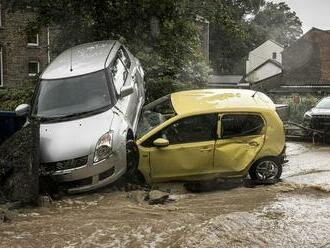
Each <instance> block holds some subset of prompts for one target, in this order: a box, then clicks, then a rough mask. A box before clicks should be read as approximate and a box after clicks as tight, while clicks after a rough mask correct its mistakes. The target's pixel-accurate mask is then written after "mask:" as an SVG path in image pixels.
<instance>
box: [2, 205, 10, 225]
mask: <svg viewBox="0 0 330 248" xmlns="http://www.w3.org/2000/svg"><path fill="white" fill-rule="evenodd" d="M8 222H11V218H10V216H9V214H8V211H7V210H4V209H1V208H0V223H8Z"/></svg>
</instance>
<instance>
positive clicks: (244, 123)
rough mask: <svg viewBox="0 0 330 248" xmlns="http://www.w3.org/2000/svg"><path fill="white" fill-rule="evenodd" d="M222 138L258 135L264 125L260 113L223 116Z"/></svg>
mask: <svg viewBox="0 0 330 248" xmlns="http://www.w3.org/2000/svg"><path fill="white" fill-rule="evenodd" d="M221 127H222V136H221V137H222V138H223V139H228V138H233V137H240V136H250V135H258V134H260V133H261V131H262V129H263V127H264V121H263V119H262V118H261V117H260V116H259V115H249V114H227V115H224V116H223V117H222V118H221Z"/></svg>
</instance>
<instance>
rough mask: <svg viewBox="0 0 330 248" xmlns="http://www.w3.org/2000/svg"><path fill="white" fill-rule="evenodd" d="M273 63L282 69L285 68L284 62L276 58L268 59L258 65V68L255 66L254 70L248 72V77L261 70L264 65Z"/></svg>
mask: <svg viewBox="0 0 330 248" xmlns="http://www.w3.org/2000/svg"><path fill="white" fill-rule="evenodd" d="M268 63H271V64H273V65H275V66H277V67H278V68H280V69H283V67H282V64H281V63H280V62H278V61H277V60H274V59H267V60H266V61H265V62H263V63H262V64H260V65H258V66H257V67H256V68H254V69H253V70H252V71H250V72H249V73H248V74H246V76H245V77H248V76H249V75H251V74H252V73H253V72H255V71H257V70H259V69H260V68H261V67H263V66H264V65H266V64H268Z"/></svg>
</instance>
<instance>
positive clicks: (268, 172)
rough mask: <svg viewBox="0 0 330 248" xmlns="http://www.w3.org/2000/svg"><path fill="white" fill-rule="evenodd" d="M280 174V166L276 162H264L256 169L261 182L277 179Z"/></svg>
mask: <svg viewBox="0 0 330 248" xmlns="http://www.w3.org/2000/svg"><path fill="white" fill-rule="evenodd" d="M277 174H278V166H277V164H276V162H274V161H262V162H261V163H259V164H258V165H257V167H256V175H257V178H258V179H259V180H262V181H264V180H269V179H275V178H276V176H277Z"/></svg>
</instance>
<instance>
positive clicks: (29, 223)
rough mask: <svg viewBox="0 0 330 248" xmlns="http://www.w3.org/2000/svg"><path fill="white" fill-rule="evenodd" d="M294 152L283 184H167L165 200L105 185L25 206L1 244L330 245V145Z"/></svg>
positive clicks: (297, 146)
mask: <svg viewBox="0 0 330 248" xmlns="http://www.w3.org/2000/svg"><path fill="white" fill-rule="evenodd" d="M287 154H288V159H289V163H288V164H287V166H285V167H284V170H283V176H282V178H283V181H282V182H280V183H277V184H275V185H266V186H261V185H258V186H255V187H251V186H248V185H246V184H245V183H241V182H240V183H234V184H233V185H226V184H224V185H215V186H214V190H210V188H208V189H209V190H208V191H206V192H201V193H192V192H188V191H187V190H186V189H185V188H184V187H183V185H182V184H180V183H175V184H174V183H173V184H162V185H159V187H160V189H165V190H168V189H170V190H171V195H170V199H171V200H172V201H171V202H168V203H166V204H164V205H149V204H148V203H147V202H145V201H141V202H139V201H136V199H134V198H132V197H128V196H129V195H130V193H127V192H124V191H112V190H101V191H99V192H96V193H91V194H84V195H76V196H65V197H64V198H63V199H61V200H59V201H55V202H53V204H52V205H51V207H50V208H30V209H22V210H19V212H17V213H16V214H15V217H14V218H13V221H12V222H11V223H8V224H1V225H0V247H330V237H329V232H330V208H329V205H330V193H329V192H330V177H329V176H330V164H329V161H330V147H328V146H316V145H312V144H306V143H296V142H288V143H287Z"/></svg>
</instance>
